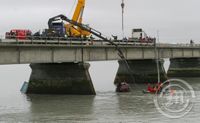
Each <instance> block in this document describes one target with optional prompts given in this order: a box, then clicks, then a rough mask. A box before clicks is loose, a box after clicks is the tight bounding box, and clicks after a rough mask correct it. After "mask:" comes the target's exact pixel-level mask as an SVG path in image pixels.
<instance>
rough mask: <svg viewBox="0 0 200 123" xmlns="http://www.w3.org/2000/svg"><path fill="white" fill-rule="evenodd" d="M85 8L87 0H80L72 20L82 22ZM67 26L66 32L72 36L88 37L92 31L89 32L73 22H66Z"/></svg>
mask: <svg viewBox="0 0 200 123" xmlns="http://www.w3.org/2000/svg"><path fill="white" fill-rule="evenodd" d="M84 8H85V0H78V3H77V6H76V9H75V11H74V15H73V17H72V20H73V21H74V22H78V23H82V20H83V12H84ZM65 28H66V34H67V35H68V36H70V37H88V36H90V35H91V33H89V32H88V31H86V30H83V29H82V28H80V27H78V26H76V25H74V24H72V23H69V24H66V25H65Z"/></svg>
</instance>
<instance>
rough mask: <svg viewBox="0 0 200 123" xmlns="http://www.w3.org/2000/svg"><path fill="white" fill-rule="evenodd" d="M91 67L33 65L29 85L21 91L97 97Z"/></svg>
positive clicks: (56, 64)
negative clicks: (91, 76)
mask: <svg viewBox="0 0 200 123" xmlns="http://www.w3.org/2000/svg"><path fill="white" fill-rule="evenodd" d="M89 66H90V65H89V63H54V64H46V63H45V64H31V65H30V67H31V69H32V73H31V76H30V80H29V83H25V84H24V86H23V87H22V89H21V90H25V93H27V94H78V95H95V89H94V87H93V83H92V81H91V78H90V75H89V71H88V69H89ZM27 84H28V85H27ZM26 87H27V88H26Z"/></svg>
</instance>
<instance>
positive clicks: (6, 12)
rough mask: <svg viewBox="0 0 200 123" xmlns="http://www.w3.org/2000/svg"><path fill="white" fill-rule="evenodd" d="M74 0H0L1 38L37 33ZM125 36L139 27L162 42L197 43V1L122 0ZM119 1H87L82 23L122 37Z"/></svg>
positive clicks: (199, 20)
mask: <svg viewBox="0 0 200 123" xmlns="http://www.w3.org/2000/svg"><path fill="white" fill-rule="evenodd" d="M74 2H75V0H1V2H0V15H1V17H0V18H1V21H0V35H4V33H5V32H6V31H8V30H10V29H12V28H29V29H31V30H33V32H34V31H37V30H39V29H43V28H46V27H47V21H48V19H49V18H50V17H53V16H55V15H58V14H61V13H62V14H65V15H67V16H69V17H71V15H72V13H73V11H72V12H71V13H70V11H71V9H72V7H73V4H74ZM125 2H126V8H125V29H126V36H127V37H129V36H130V35H131V29H132V28H135V27H136V28H137V27H141V28H143V29H144V30H145V31H146V32H147V34H149V35H151V36H156V32H157V30H159V32H160V40H161V41H163V42H180V41H182V42H188V41H189V40H190V39H194V40H195V41H196V42H198V43H199V41H200V35H199V32H200V17H199V15H198V12H199V11H200V8H199V5H200V1H199V0H125ZM120 3H121V0H86V8H85V12H84V23H86V24H90V26H91V27H94V28H96V29H97V30H100V31H101V32H102V33H104V34H106V35H108V36H110V35H111V34H115V35H119V36H120V35H121V8H120Z"/></svg>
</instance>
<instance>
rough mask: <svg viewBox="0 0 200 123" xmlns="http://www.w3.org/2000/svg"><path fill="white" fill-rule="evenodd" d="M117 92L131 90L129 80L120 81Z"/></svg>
mask: <svg viewBox="0 0 200 123" xmlns="http://www.w3.org/2000/svg"><path fill="white" fill-rule="evenodd" d="M116 91H117V92H130V86H129V84H128V83H127V82H125V81H124V82H120V83H118V85H117V89H116Z"/></svg>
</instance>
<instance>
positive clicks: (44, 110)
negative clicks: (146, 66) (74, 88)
mask: <svg viewBox="0 0 200 123" xmlns="http://www.w3.org/2000/svg"><path fill="white" fill-rule="evenodd" d="M185 80H187V81H188V82H190V84H191V85H192V86H193V87H194V88H195V92H196V100H195V105H194V108H193V110H192V111H191V112H190V113H189V114H188V115H187V116H185V117H184V118H181V119H173V120H172V119H168V118H166V117H164V116H162V115H161V114H160V113H158V111H157V110H156V108H155V106H154V103H153V95H150V94H143V93H142V91H141V90H142V88H145V87H146V85H137V88H135V89H134V90H133V91H132V92H131V93H126V94H117V93H115V92H114V91H110V92H98V93H97V95H96V96H66V95H62V96H60V95H23V94H20V93H18V92H15V93H14V92H13V93H12V96H11V97H5V96H2V95H4V94H3V93H0V97H1V98H0V99H1V101H0V121H8V122H16V121H21V122H81V121H85V122H91V123H93V122H142V123H143V122H144V123H149V122H150V123H151V122H152V123H155V122H161V121H162V122H165V123H168V122H194V123H195V122H196V123H198V122H199V120H200V98H199V95H200V93H199V91H198V90H199V89H200V83H198V82H199V80H200V78H193V79H191V78H190V79H189V78H185ZM2 97H4V98H2Z"/></svg>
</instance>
